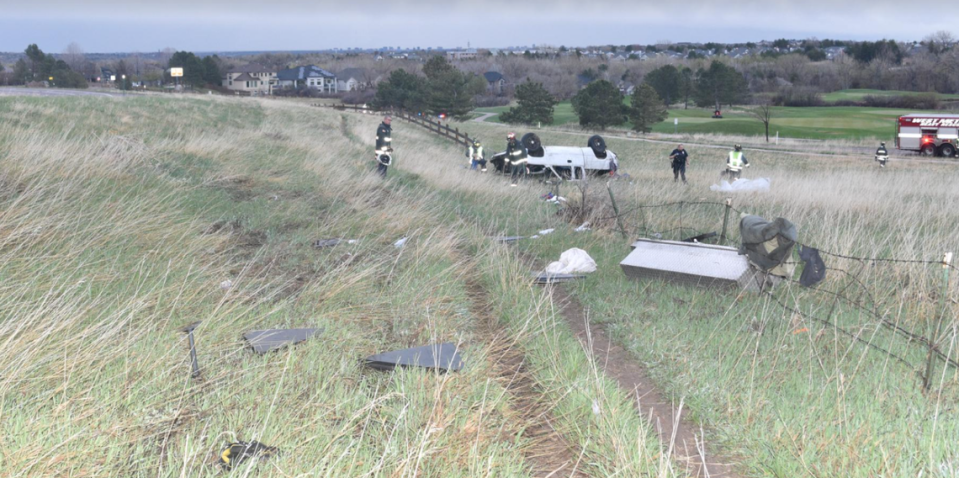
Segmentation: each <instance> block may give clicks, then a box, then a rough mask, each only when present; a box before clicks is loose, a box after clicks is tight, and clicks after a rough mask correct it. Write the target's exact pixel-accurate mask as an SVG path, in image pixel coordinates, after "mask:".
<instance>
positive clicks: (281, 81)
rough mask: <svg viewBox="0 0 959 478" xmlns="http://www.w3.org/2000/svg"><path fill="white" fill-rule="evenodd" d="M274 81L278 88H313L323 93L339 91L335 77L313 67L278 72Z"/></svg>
mask: <svg viewBox="0 0 959 478" xmlns="http://www.w3.org/2000/svg"><path fill="white" fill-rule="evenodd" d="M276 79H277V86H278V87H280V88H313V89H317V90H320V91H322V92H324V93H336V92H337V91H339V89H338V87H337V84H336V75H334V74H333V73H330V72H329V71H326V70H324V69H322V68H320V67H318V66H314V65H307V66H298V67H296V68H290V69H288V70H280V71H279V72H278V73H277V74H276Z"/></svg>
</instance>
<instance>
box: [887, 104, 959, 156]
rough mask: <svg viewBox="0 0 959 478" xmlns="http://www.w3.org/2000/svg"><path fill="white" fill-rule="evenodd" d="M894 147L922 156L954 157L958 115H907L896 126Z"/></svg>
mask: <svg viewBox="0 0 959 478" xmlns="http://www.w3.org/2000/svg"><path fill="white" fill-rule="evenodd" d="M896 147H897V148H898V149H900V150H904V151H915V152H918V153H919V154H921V155H923V156H942V157H947V158H952V157H956V155H957V154H959V115H947V114H922V113H917V114H909V115H905V116H900V117H899V121H898V122H897V125H896Z"/></svg>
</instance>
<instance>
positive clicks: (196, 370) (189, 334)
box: [180, 321, 200, 378]
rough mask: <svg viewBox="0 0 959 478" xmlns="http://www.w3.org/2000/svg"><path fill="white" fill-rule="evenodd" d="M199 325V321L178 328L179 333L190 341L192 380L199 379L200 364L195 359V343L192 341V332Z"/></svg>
mask: <svg viewBox="0 0 959 478" xmlns="http://www.w3.org/2000/svg"><path fill="white" fill-rule="evenodd" d="M198 325H200V321H196V322H194V323H192V324H190V325H187V326H185V327H181V328H180V332H183V333H185V334H187V337H188V338H189V340H190V367H191V369H192V372H191V376H192V377H193V378H199V377H200V364H199V363H198V362H197V359H196V342H195V341H194V340H193V330H194V329H196V328H197V326H198Z"/></svg>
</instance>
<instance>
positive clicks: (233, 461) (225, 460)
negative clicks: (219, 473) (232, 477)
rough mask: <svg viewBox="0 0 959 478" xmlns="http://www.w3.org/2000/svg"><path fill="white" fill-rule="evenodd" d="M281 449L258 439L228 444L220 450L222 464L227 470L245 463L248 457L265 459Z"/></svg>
mask: <svg viewBox="0 0 959 478" xmlns="http://www.w3.org/2000/svg"><path fill="white" fill-rule="evenodd" d="M278 451H279V450H277V448H276V447H272V446H268V445H264V444H262V443H260V442H258V441H251V442H242V441H238V442H236V443H230V444H228V445H227V446H226V447H225V448H224V449H223V451H222V452H220V465H221V466H223V467H224V468H226V469H227V470H232V469H233V467H235V466H237V465H239V464H241V463H243V462H244V461H246V460H247V459H248V458H255V459H258V460H265V459H267V458H269V457H271V456H273V455H275V454H276V453H277V452H278Z"/></svg>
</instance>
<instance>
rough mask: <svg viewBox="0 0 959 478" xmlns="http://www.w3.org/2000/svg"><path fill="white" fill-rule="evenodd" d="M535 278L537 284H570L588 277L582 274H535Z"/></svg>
mask: <svg viewBox="0 0 959 478" xmlns="http://www.w3.org/2000/svg"><path fill="white" fill-rule="evenodd" d="M534 276H535V277H534V279H533V282H535V283H537V284H555V283H557V282H570V281H574V280H578V279H585V278H586V276H584V275H582V274H549V273H547V272H541V273H539V274H534Z"/></svg>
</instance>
